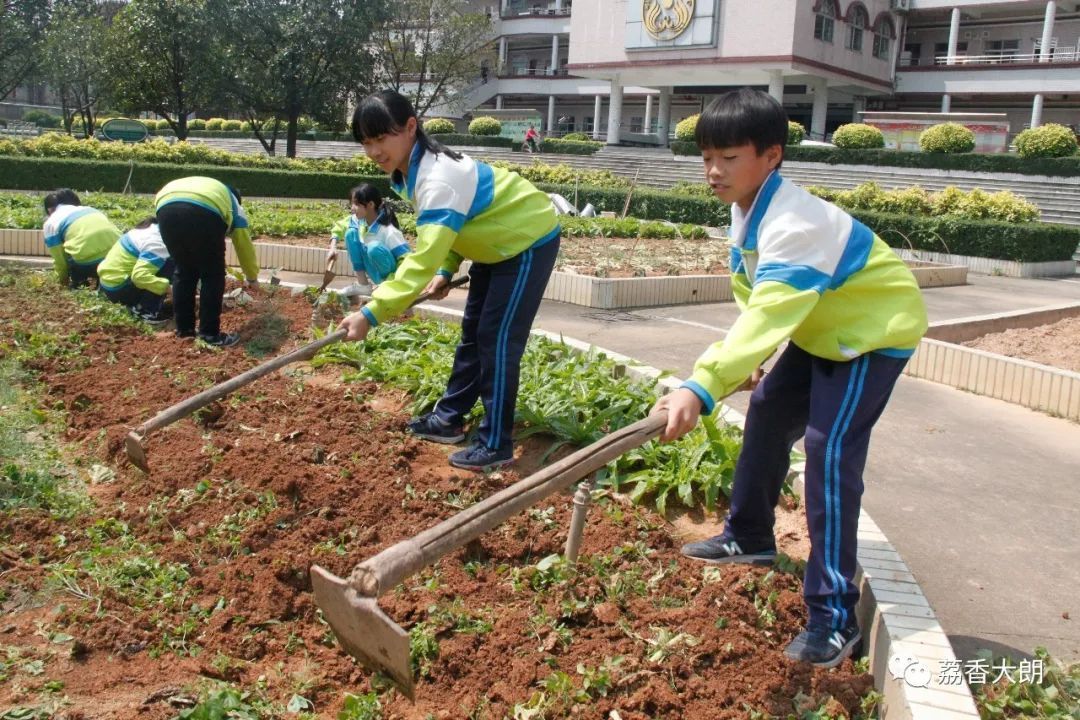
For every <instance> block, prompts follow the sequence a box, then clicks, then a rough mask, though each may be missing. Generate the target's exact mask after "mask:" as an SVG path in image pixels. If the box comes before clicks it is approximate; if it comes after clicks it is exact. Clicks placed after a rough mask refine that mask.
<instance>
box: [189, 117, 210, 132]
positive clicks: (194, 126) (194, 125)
mask: <svg viewBox="0 0 1080 720" xmlns="http://www.w3.org/2000/svg"><path fill="white" fill-rule="evenodd" d="M187 126H188V130H205V129H206V121H205V120H202V119H195V120H188V124H187Z"/></svg>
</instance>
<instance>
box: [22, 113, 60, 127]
mask: <svg viewBox="0 0 1080 720" xmlns="http://www.w3.org/2000/svg"><path fill="white" fill-rule="evenodd" d="M22 119H23V122H28V123H34V124H35V125H37V126H38V127H42V128H58V127H60V117H59V116H58V115H52V114H50V113H47V112H45V111H44V110H27V111H26V112H24V113H23V116H22Z"/></svg>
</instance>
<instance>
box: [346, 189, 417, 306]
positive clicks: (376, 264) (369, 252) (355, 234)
mask: <svg viewBox="0 0 1080 720" xmlns="http://www.w3.org/2000/svg"><path fill="white" fill-rule="evenodd" d="M349 201H350V203H351V204H352V212H351V213H349V214H348V215H347V216H345V217H343V218H342V219H340V220H338V221H337V222H336V223H334V225H333V227H331V228H330V248H329V252H328V254H327V259H328V260H329V259H331V258H333V257H335V256H336V255H337V252H338V250H337V244H338V243H339V242H344V243H345V251H346V252H347V253H348V255H349V262H350V263H351V264H352V269H353V273H354V274H355V275H356V282H354V283H353V284H352V285H350V286H349V287H347V288H345V289H344V290H343V291H342V295H345V296H347V297H359V296H361V295H371V291H372V290H373V289H374V286H375V285H378V284H379V283H381V282H383V281H385V280H386V279H387V278H390V277H393V275H394V272H395V271H396V270H397V266H398V265H400V264H401V260H402V258H404V257H405V255H406V254H407V253H408V252H409V244H408V243H407V242H405V236H404V235H402V234H401V226H400V225H399V224H398V219H397V215H395V214H394V209H393V208H391V207H390V205H389V204H387V203H386V202H385V201H384V199H383V196H382V193H380V192H379V189H378V188H377V187H375V186H374V185H372V184H371V183H361V184H360V185H357V186H356V187H354V188H353V189H352V190H351V191H350V192H349Z"/></svg>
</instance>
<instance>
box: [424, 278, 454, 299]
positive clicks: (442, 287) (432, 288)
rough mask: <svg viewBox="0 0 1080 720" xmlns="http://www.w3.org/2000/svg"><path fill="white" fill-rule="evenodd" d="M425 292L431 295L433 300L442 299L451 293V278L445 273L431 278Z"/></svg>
mask: <svg viewBox="0 0 1080 720" xmlns="http://www.w3.org/2000/svg"><path fill="white" fill-rule="evenodd" d="M424 292H426V293H428V294H429V295H431V299H432V300H442V299H443V298H444V297H446V296H447V295H449V294H450V280H449V279H448V278H447V277H446V276H445V275H436V276H435V277H433V278H431V282H429V283H428V284H427V287H426V288H424Z"/></svg>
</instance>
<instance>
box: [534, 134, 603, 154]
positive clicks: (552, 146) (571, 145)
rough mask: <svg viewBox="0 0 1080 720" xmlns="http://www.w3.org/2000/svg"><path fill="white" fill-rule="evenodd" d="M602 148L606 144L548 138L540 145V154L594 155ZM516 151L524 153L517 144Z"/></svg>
mask: <svg viewBox="0 0 1080 720" xmlns="http://www.w3.org/2000/svg"><path fill="white" fill-rule="evenodd" d="M602 147H604V144H603V143H598V142H591V141H585V142H582V141H580V140H566V139H563V138H546V139H545V140H544V141H543V142H542V143H540V152H541V153H544V154H558V155H592V154H593V153H595V152H596V151H597V150H599V149H600V148H602ZM514 150H515V151H522V150H521V145H519V144H517V143H515V144H514ZM522 152H523V151H522Z"/></svg>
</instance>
